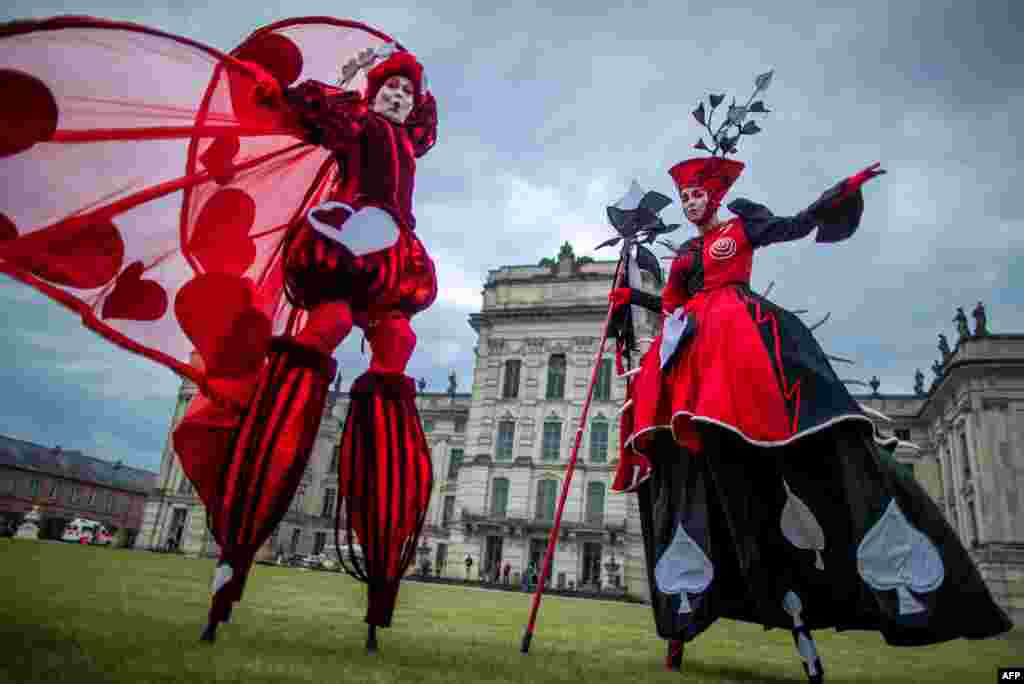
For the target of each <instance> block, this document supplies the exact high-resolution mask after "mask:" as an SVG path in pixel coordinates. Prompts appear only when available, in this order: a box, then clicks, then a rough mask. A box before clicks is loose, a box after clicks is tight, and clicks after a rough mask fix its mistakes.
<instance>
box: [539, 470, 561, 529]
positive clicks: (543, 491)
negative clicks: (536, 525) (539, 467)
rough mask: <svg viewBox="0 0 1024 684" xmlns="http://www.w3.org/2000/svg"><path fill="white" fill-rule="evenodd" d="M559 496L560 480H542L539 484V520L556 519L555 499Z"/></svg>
mask: <svg viewBox="0 0 1024 684" xmlns="http://www.w3.org/2000/svg"><path fill="white" fill-rule="evenodd" d="M557 495H558V480H541V481H539V482H538V483H537V508H536V513H537V515H536V517H537V520H542V521H549V520H554V519H555V497H556V496H557Z"/></svg>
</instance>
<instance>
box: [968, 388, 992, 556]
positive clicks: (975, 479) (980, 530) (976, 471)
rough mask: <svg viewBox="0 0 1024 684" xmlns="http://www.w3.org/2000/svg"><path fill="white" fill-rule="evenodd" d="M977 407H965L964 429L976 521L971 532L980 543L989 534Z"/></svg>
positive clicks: (971, 508) (972, 510)
mask: <svg viewBox="0 0 1024 684" xmlns="http://www.w3.org/2000/svg"><path fill="white" fill-rule="evenodd" d="M975 409H976V407H974V406H969V407H968V408H966V409H965V412H966V413H967V415H966V416H964V425H963V429H964V436H965V437H966V439H967V453H966V454H964V455H965V457H966V458H967V462H968V464H969V465H970V468H971V483H970V486H969V489H970V498H969V500H968V502H967V505H968V507H969V509H970V517H971V518H972V519H973V521H974V527H973V529H972V530H971V532H972V534H973V535H974V537H975V541H976V542H977V543H978V544H982V543H984V542H985V541H987V539H988V535H987V534H985V531H984V528H985V525H984V521H985V517H984V515H985V514H984V504H983V503H982V498H983V497H982V496H981V492H982V491H983V489H982V480H983V479H984V475H985V474H984V473H983V472H982V470H981V465H980V462H979V458H978V453H977V451H978V446H979V442H978V433H977V432H975V429H974V420H973V419H974V418H977V415H978V414H977V413H976V412H975Z"/></svg>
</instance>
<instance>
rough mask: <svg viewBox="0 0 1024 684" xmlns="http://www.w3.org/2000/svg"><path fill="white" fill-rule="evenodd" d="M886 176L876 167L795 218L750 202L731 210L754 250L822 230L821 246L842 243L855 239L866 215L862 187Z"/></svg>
mask: <svg viewBox="0 0 1024 684" xmlns="http://www.w3.org/2000/svg"><path fill="white" fill-rule="evenodd" d="M883 173H885V171H884V170H882V169H879V168H878V164H877V163H875V164H872V165H871V166H869V167H867V168H866V169H864V170H863V171H861V172H859V173H857V174H854V175H853V176H850V177H849V178H846V179H844V180H842V181H840V182H839V183H837V184H836V185H834V186H833V187H831V188H829V189H828V190H826V191H825V192H824V193H823V194H822V195H821V197H819V198H818V199H817V200H816V201H815V202H814V203H813V204H811V206H809V207H807V208H806V209H804V210H803V211H801V212H800V213H798V214H796V215H795V216H776V215H774V214H773V213H772V212H771V211H770V210H769V209H768V208H767V207H765V206H764V205H761V204H757V203H756V202H751V201H750V200H747V199H736V200H733V201H732V202H730V203H729V210H730V211H732V212H733V213H735V214H737V215H738V216H739V217H740V218H742V219H743V227H744V230H745V231H746V233H747V239H749V240H750V243H751V244H752V245H753V246H754V247H764V246H765V245H770V244H773V243H776V242H789V241H792V240H799V239H800V238H803V237H806V236H807V235H809V234H810V232H811V231H812V230H814V229H815V228H817V229H818V235H817V237H816V240H817V241H818V242H839V241H841V240H845V239H846V238H848V237H850V236H851V235H853V233H854V232H855V231H856V230H857V227H858V226H859V225H860V217H861V215H862V214H863V212H864V196H863V195H862V194H861V191H860V187H861V185H863V184H864V183H865V182H866V181H868V180H870V179H872V178H874V177H876V176H880V175H881V174H883Z"/></svg>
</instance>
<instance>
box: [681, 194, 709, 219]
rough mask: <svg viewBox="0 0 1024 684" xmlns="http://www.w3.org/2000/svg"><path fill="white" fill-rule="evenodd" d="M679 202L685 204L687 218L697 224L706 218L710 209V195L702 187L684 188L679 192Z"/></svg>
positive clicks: (684, 209)
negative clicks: (706, 213)
mask: <svg viewBox="0 0 1024 684" xmlns="http://www.w3.org/2000/svg"><path fill="white" fill-rule="evenodd" d="M679 200H680V201H681V202H682V203H683V211H685V212H686V218H688V219H690V221H692V222H693V223H697V222H698V221H700V220H701V219H702V218H703V217H704V211H705V210H706V209H707V208H708V193H707V192H706V191H705V190H704V188H701V187H689V188H683V189H682V190H681V191H680V192H679Z"/></svg>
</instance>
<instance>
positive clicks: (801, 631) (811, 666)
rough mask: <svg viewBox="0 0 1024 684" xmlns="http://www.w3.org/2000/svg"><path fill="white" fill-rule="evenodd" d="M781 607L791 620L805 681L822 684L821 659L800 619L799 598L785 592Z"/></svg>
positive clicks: (822, 668) (812, 638) (823, 675)
mask: <svg viewBox="0 0 1024 684" xmlns="http://www.w3.org/2000/svg"><path fill="white" fill-rule="evenodd" d="M782 606H783V608H784V609H785V610H786V612H787V613H789V615H790V617H792V618H793V629H792V630H791V631H792V632H793V644H794V645H795V646H796V650H797V652H798V653H799V654H800V658H801V659H802V660H803V666H804V673H805V674H806V675H807V681H809V682H810V683H811V684H822V682H824V681H825V667H824V666H823V665H822V664H821V658H819V657H818V647H817V646H816V645H815V643H814V637H812V636H811V630H809V629H807V626H806V625H805V624H804V621H803V618H802V617H801V613H802V612H803V609H804V608H803V604H802V603H801V602H800V597H799V596H797V595H796V594H794V593H793V592H792V591H787V592H786V595H785V596H784V597H783V599H782Z"/></svg>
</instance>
